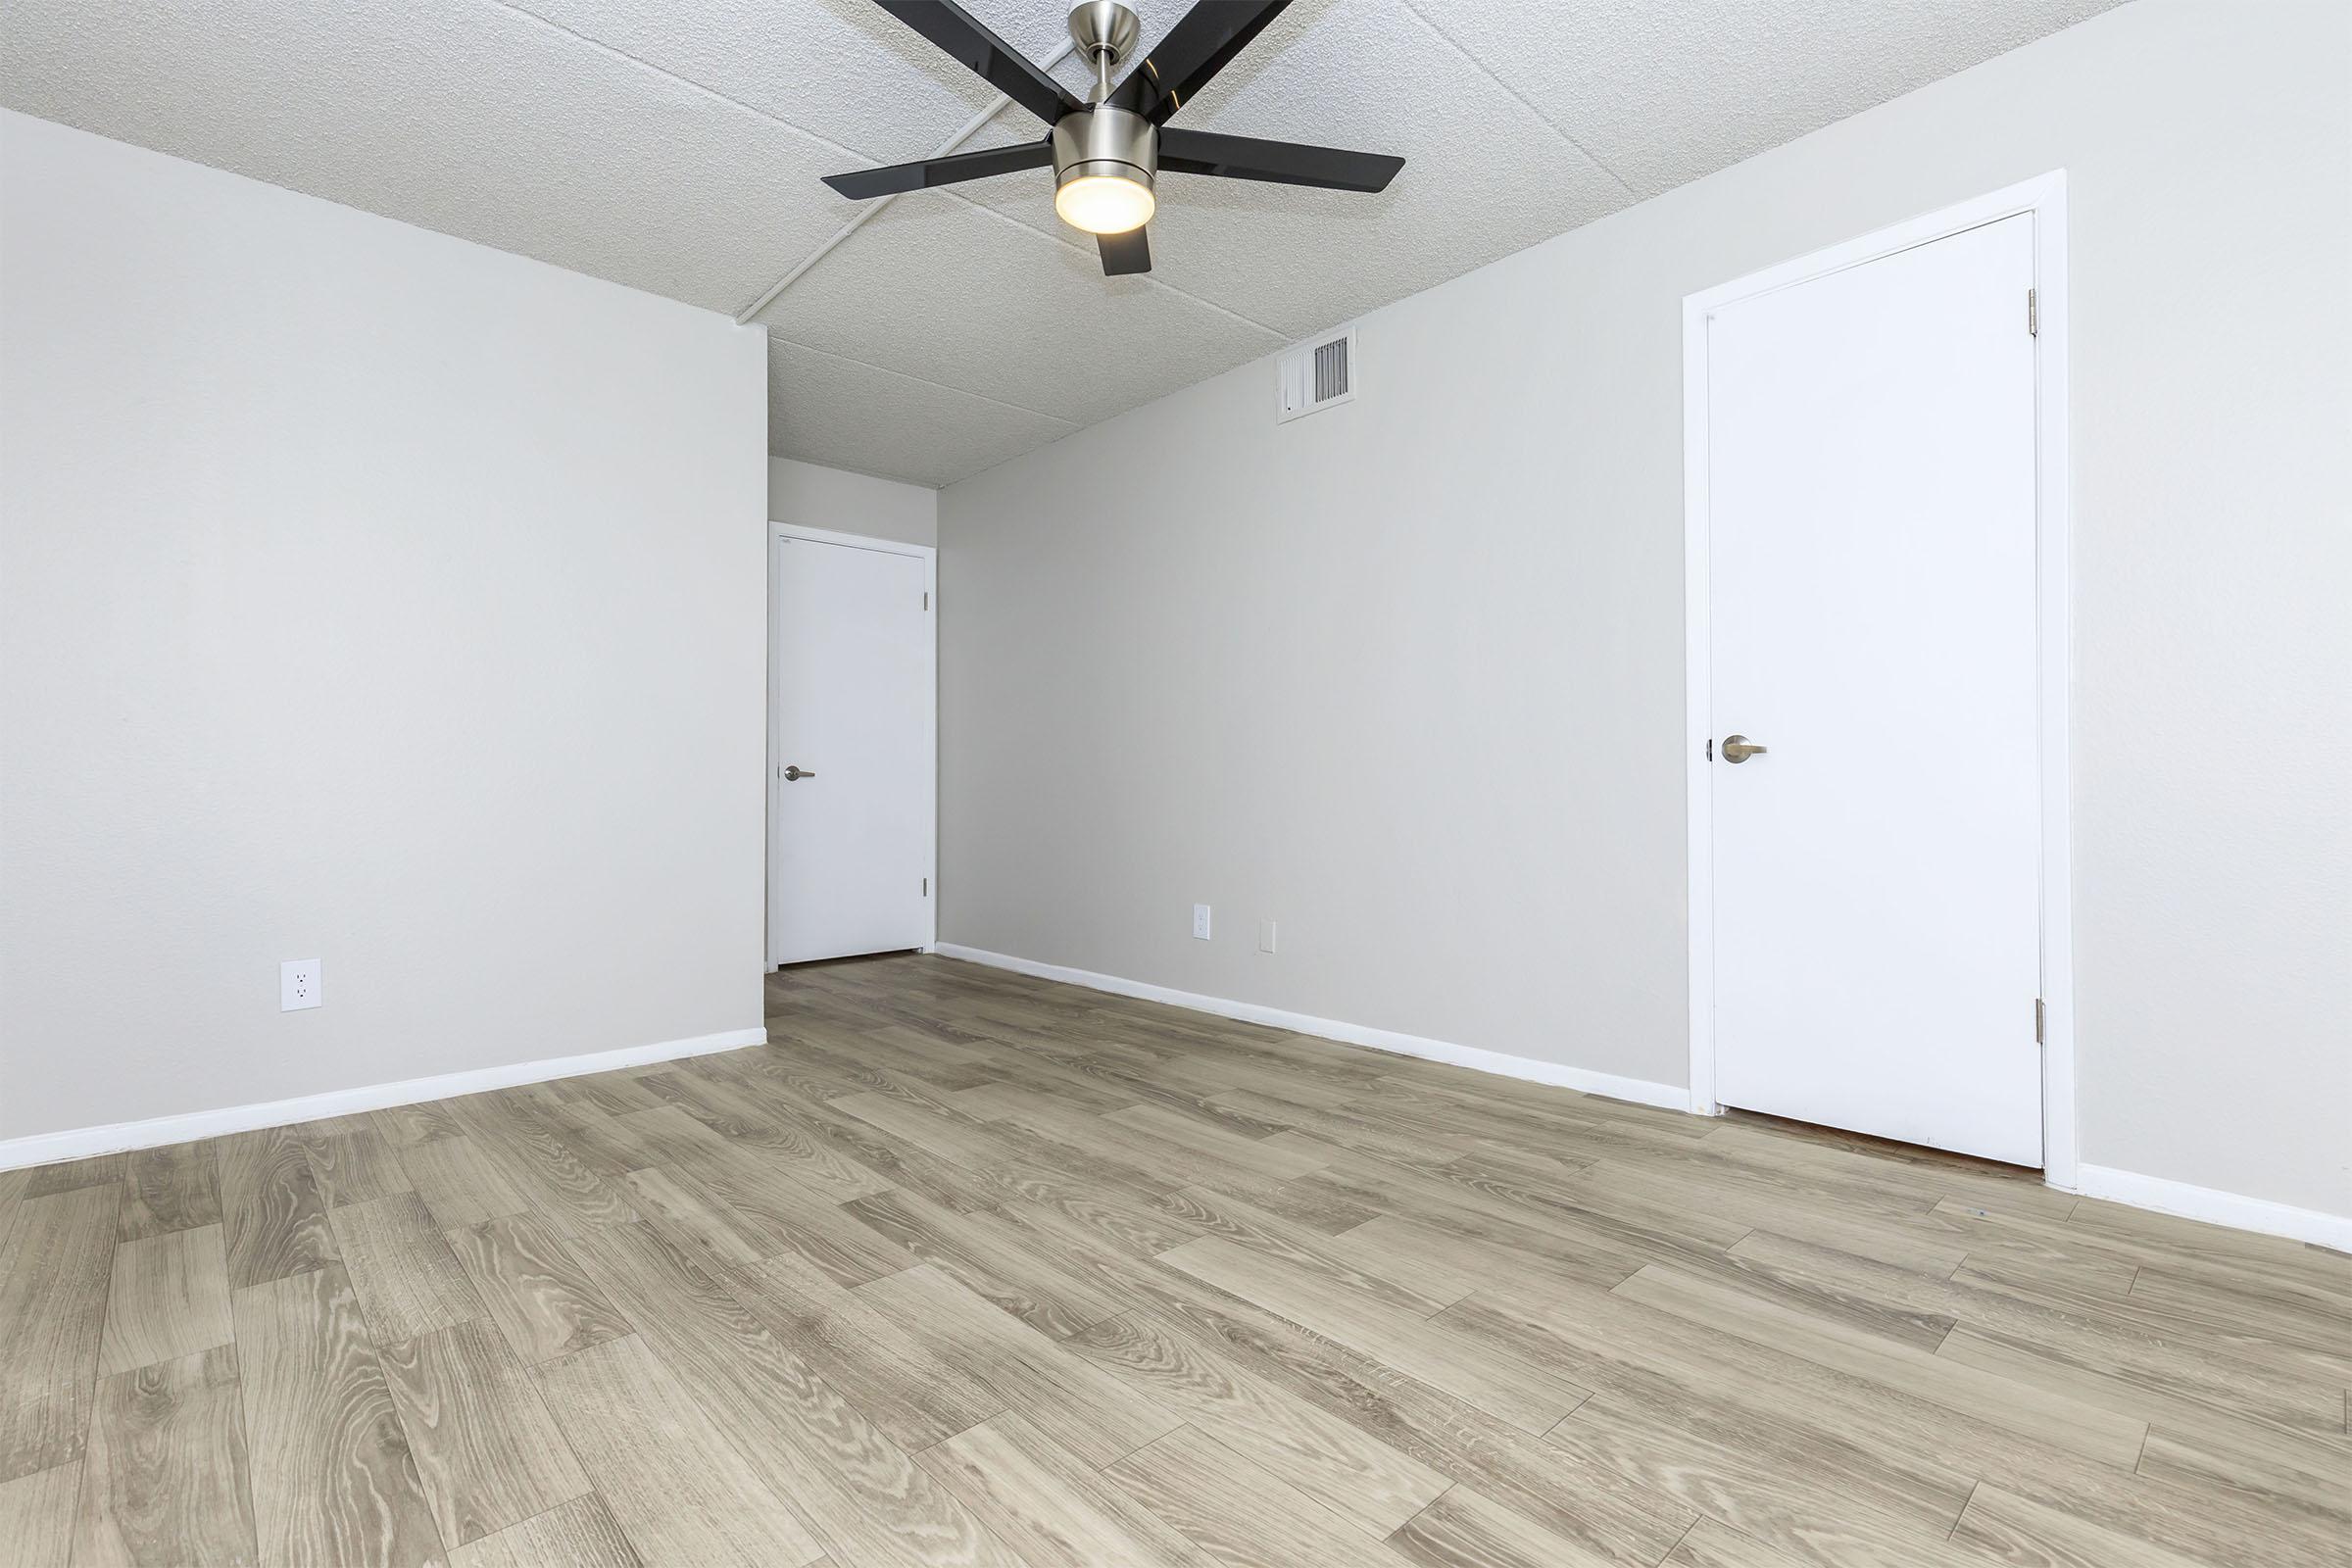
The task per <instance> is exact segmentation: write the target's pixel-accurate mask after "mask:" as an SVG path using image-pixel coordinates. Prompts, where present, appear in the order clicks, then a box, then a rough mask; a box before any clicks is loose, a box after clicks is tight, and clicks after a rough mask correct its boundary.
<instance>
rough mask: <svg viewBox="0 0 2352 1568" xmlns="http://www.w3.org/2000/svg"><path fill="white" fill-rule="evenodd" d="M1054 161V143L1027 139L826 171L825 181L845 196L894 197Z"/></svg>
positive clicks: (1045, 164)
mask: <svg viewBox="0 0 2352 1568" xmlns="http://www.w3.org/2000/svg"><path fill="white" fill-rule="evenodd" d="M1053 162H1054V144H1053V143H1052V142H1048V141H1025V142H1023V143H1021V144H1020V145H1019V146H1017V147H983V148H981V149H980V150H979V151H978V152H974V153H955V154H951V155H950V156H948V157H946V158H926V159H924V160H923V161H922V162H921V163H919V164H890V165H887V166H885V167H884V168H881V169H859V170H854V171H852V172H849V173H847V174H827V175H826V176H825V183H826V184H828V185H830V186H832V187H833V188H834V189H835V190H837V191H839V192H841V193H842V194H843V195H844V196H849V197H853V198H855V199H857V200H858V201H865V200H868V199H870V198H872V197H875V196H895V195H897V194H898V193H899V192H901V191H904V190H927V189H929V188H930V187H931V186H933V185H953V184H955V183H956V181H958V180H964V179H986V178H987V177H988V176H989V175H991V174H1009V173H1012V172H1015V171H1016V170H1022V169H1043V168H1045V167H1046V166H1047V165H1049V164H1051V163H1053Z"/></svg>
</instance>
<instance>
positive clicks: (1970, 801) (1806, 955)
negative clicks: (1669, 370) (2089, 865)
mask: <svg viewBox="0 0 2352 1568" xmlns="http://www.w3.org/2000/svg"><path fill="white" fill-rule="evenodd" d="M2033 224H2034V218H2033V216H2032V215H2030V214H2028V215H2021V216H2018V217H2014V218H2008V219H2003V220H2001V221H1997V222H1992V223H1987V224H1985V225H1984V226H1982V227H1978V228H1974V229H1970V230H1968V231H1966V232H1964V233H1959V234H1955V235H1952V236H1950V237H1949V238H1945V239H1939V240H1936V241H1935V242H1933V243H1930V244H1926V245H1921V246H1918V247H1915V248H1913V249H1910V250H1906V251H1900V252H1897V253H1896V254H1894V255H1891V256H1887V257H1885V258H1883V259H1881V260H1878V261H1873V262H1869V263H1866V264H1864V265H1862V266H1858V267H1853V268H1849V269H1847V270H1843V271H1838V272H1834V273H1832V274H1830V275H1828V276H1826V277H1821V278H1817V279H1814V280H1813V281H1810V282H1805V283H1800V284H1797V285H1795V286H1792V287H1789V288H1785V289H1782V290H1780V291H1778V292H1774V293H1768V294H1764V295H1760V296H1758V297H1755V298H1752V299H1747V300H1742V301H1739V302H1737V303H1734V304H1731V305H1729V306H1726V307H1723V308H1721V309H1720V310H1718V311H1717V312H1716V313H1715V315H1714V316H1713V317H1712V319H1710V321H1709V324H1708V336H1707V342H1706V355H1707V376H1708V448H1707V483H1708V497H1709V521H1708V540H1707V548H1708V556H1709V581H1710V593H1709V606H1708V615H1709V624H1710V628H1711V640H1712V648H1711V662H1712V668H1711V683H1712V691H1713V712H1714V729H1715V760H1714V762H1713V764H1712V766H1711V768H1710V770H1709V773H1710V779H1711V786H1710V797H1711V809H1712V820H1713V823H1714V876H1715V886H1714V909H1715V916H1714V920H1715V925H1714V956H1715V986H1714V991H1715V1016H1714V1038H1715V1073H1716V1098H1717V1099H1718V1100H1720V1101H1721V1102H1722V1103H1725V1104H1729V1105H1740V1106H1744V1107H1747V1108H1749V1109H1753V1110H1761V1111H1767V1112H1770V1113H1773V1114H1776V1115H1783V1116H1789V1117H1794V1118H1797V1119H1800V1120H1804V1121H1810V1122H1818V1123H1823V1124H1826V1125H1829V1126H1835V1127H1843V1128H1851V1129H1855V1130H1858V1131H1861V1132H1867V1133H1874V1134H1878V1135H1881V1136H1884V1137H1887V1138H1894V1139H1900V1140H1903V1141H1905V1142H1909V1143H1916V1144H1925V1145H1930V1146H1933V1147H1936V1148H1940V1149H1951V1150H1959V1151H1964V1152H1969V1153H1974V1154H1982V1155H1985V1156H1987V1157H1990V1158H1993V1159H2001V1160H2008V1161H2011V1162H2013V1163H2017V1164H2026V1165H2038V1164H2040V1163H2041V1158H2042V1115H2041V1062H2040V1051H2039V1047H2038V1046H2037V1044H2036V1041H2035V998H2036V997H2037V995H2038V993H2039V984H2040V929H2039V921H2040V914H2039V875H2040V827H2039V816H2038V795H2039V782H2038V779H2039V774H2038V757H2037V739H2036V668H2037V653H2036V646H2035V604H2034V582H2035V578H2034V339H2033V337H2032V336H2031V335H2030V332H2029V325H2028V307H2027V289H2028V287H2029V286H2030V285H2031V284H2032V283H2033V281H2034V233H2033ZM1735 734H1737V735H1740V736H1744V737H1745V738H1746V740H1747V741H1748V742H1749V743H1752V744H1755V745H1758V746H1761V747H1763V748H1765V750H1763V751H1762V752H1761V753H1760V754H1759V755H1752V756H1748V757H1747V758H1746V759H1745V760H1740V761H1734V760H1731V756H1732V755H1737V748H1734V749H1733V752H1732V754H1729V755H1727V751H1726V747H1725V744H1724V742H1725V738H1726V737H1727V736H1730V735H1735Z"/></svg>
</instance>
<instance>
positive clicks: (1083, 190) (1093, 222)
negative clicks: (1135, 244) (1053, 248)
mask: <svg viewBox="0 0 2352 1568" xmlns="http://www.w3.org/2000/svg"><path fill="white" fill-rule="evenodd" d="M1157 207H1158V201H1157V198H1155V197H1154V196H1153V195H1152V187H1151V186H1149V185H1147V184H1145V183H1144V182H1143V181H1142V180H1140V179H1134V178H1130V177H1128V176H1127V175H1124V174H1080V175H1078V176H1077V177H1076V178H1073V179H1068V180H1064V181H1063V182H1062V183H1061V185H1060V186H1059V187H1057V188H1056V189H1055V190H1054V212H1055V213H1057V214H1059V215H1060V217H1061V221H1063V222H1065V223H1067V224H1069V225H1070V226H1071V227H1072V228H1077V229H1083V230H1085V231H1086V232H1087V233H1089V234H1125V233H1128V232H1129V231H1131V230H1133V229H1138V228H1141V227H1143V226H1144V225H1145V224H1146V223H1149V222H1150V221H1152V213H1153V212H1154V211H1155V210H1156V209H1157Z"/></svg>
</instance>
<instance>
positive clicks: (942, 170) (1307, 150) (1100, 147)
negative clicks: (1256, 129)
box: [825, 0, 1404, 276]
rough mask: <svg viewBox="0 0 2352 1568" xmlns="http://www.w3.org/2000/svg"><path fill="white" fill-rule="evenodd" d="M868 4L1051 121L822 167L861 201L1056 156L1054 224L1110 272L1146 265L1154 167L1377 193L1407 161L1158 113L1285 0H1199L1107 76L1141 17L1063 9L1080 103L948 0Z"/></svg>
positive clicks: (1100, 0) (1094, 1) (1109, 4)
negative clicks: (1009, 134) (980, 144)
mask: <svg viewBox="0 0 2352 1568" xmlns="http://www.w3.org/2000/svg"><path fill="white" fill-rule="evenodd" d="M876 3H877V4H879V5H880V6H881V7H882V9H883V10H885V11H887V12H889V13H890V14H891V15H892V16H895V17H897V18H898V19H899V20H900V21H901V22H904V23H906V24H907V25H908V26H910V27H912V28H913V29H914V30H915V31H917V32H919V33H921V34H922V35H923V36H924V37H926V38H928V39H930V40H931V41H932V42H933V43H935V44H937V45H939V47H940V48H942V49H945V50H946V51H947V52H948V53H949V54H951V55H954V56H955V57H956V59H957V60H959V61H961V62H962V63H963V64H964V65H966V66H969V67H970V68H971V69H972V70H973V71H976V72H978V73H980V75H981V76H982V77H983V78H985V79H986V80H987V81H988V82H989V84H990V85H991V86H993V87H995V88H996V89H997V90H998V91H1000V92H1002V93H1004V94H1005V97H1007V98H1010V99H1011V100H1012V101H1013V102H1014V103H1017V104H1019V105H1020V106H1021V107H1022V108H1023V109H1026V110H1028V111H1029V112H1030V113H1031V114H1033V115H1035V116H1037V118H1038V119H1040V120H1042V121H1044V122H1045V123H1047V125H1048V126H1050V127H1051V128H1050V129H1049V130H1048V131H1047V133H1046V135H1045V136H1044V137H1043V138H1042V139H1040V140H1038V141H1033V142H1023V143H1021V144H1019V145H1018V146H1013V147H988V148H983V149H981V150H980V151H978V152H969V153H954V154H951V155H949V156H948V157H945V158H927V159H924V160H923V161H922V162H920V163H914V164H892V165H890V166H888V167H887V168H883V169H861V170H858V171H857V172H854V173H848V174H828V175H826V176H825V183H826V184H828V185H830V186H832V187H833V188H834V189H835V190H837V191H839V192H841V194H843V195H844V196H850V197H854V198H856V199H858V200H859V201H864V200H868V199H870V198H872V197H876V196H891V195H896V194H898V193H899V192H901V191H909V190H922V189H924V188H926V187H928V186H932V185H952V184H955V183H956V182H957V181H959V180H966V179H985V178H987V177H988V176H989V175H991V174H1009V173H1013V172H1017V171H1020V170H1024V169H1043V168H1045V167H1047V166H1048V165H1052V166H1053V169H1054V211H1055V212H1056V213H1058V214H1060V215H1061V220H1062V221H1063V222H1065V223H1068V224H1070V225H1071V226H1072V227H1074V228H1081V229H1084V230H1086V231H1087V232H1088V233H1090V234H1093V235H1094V236H1095V243H1096V245H1097V247H1098V248H1099V249H1100V250H1101V252H1102V255H1103V271H1104V272H1105V273H1107V274H1110V275H1113V276H1116V275H1118V274H1120V273H1126V272H1149V271H1150V270H1152V247H1151V243H1150V242H1149V241H1148V240H1147V239H1146V238H1145V237H1144V225H1145V224H1146V223H1149V222H1150V221H1152V213H1153V212H1154V211H1155V210H1156V209H1157V205H1158V198H1157V196H1156V195H1155V194H1154V192H1153V186H1154V184H1155V183H1156V182H1157V180H1158V177H1159V174H1160V173H1161V172H1163V171H1174V172H1178V173H1184V174H1211V175H1215V176H1216V177H1218V178H1220V179H1258V180H1268V181H1271V182H1273V183H1275V184H1278V185H1314V186H1319V187H1321V188H1323V189H1325V190H1360V191H1378V190H1385V189H1386V188H1387V187H1388V183H1389V181H1390V180H1392V179H1394V178H1396V177H1397V171H1398V170H1399V169H1402V168H1403V167H1404V160H1403V159H1401V158H1392V157H1389V156H1386V155H1385V154H1379V153H1351V152H1343V151H1341V150H1340V149H1338V148H1336V147H1309V146H1306V145H1304V144H1303V143H1300V142H1292V141H1259V140H1257V139H1255V138H1253V137H1250V136H1220V135H1218V134H1216V133H1215V132H1213V131H1203V130H1187V129H1185V128H1184V127H1182V126H1180V125H1179V126H1170V125H1168V123H1167V122H1168V117H1169V116H1171V115H1173V114H1175V113H1176V111H1177V110H1179V109H1182V108H1183V107H1184V106H1185V105H1186V104H1188V103H1190V102H1192V100H1193V99H1194V97H1195V96H1197V95H1198V94H1199V93H1200V91H1201V88H1202V87H1205V86H1207V85H1208V82H1209V79H1210V78H1211V77H1213V76H1214V75H1216V73H1218V72H1220V71H1222V70H1224V69H1225V67H1226V66H1227V64H1229V63H1230V62H1231V61H1232V59H1233V57H1234V56H1235V55H1238V54H1240V53H1241V52H1242V50H1243V49H1244V48H1245V47H1247V46H1248V44H1249V42H1250V39H1252V38H1254V37H1256V36H1257V35H1258V33H1259V32H1260V31H1262V30H1263V29H1264V27H1265V25H1266V24H1267V23H1269V22H1272V21H1273V20H1274V19H1275V18H1276V17H1278V16H1280V15H1281V14H1282V12H1283V9H1284V8H1285V7H1286V6H1288V5H1289V4H1290V0H1200V3H1199V4H1197V5H1195V6H1194V7H1193V9H1192V10H1191V11H1189V12H1187V13H1185V16H1184V20H1183V21H1181V22H1179V23H1177V24H1176V25H1175V26H1173V27H1171V28H1170V29H1169V30H1168V35H1167V36H1166V37H1165V38H1163V39H1161V40H1160V43H1159V47H1158V48H1156V49H1154V50H1152V53H1151V54H1149V55H1147V56H1145V57H1144V62H1143V64H1142V65H1139V66H1137V67H1136V68H1135V70H1133V71H1132V72H1130V73H1128V74H1127V77H1126V79H1125V80H1124V81H1121V82H1120V83H1119V84H1118V85H1117V86H1115V87H1114V86H1112V85H1111V80H1110V73H1112V72H1113V71H1114V70H1116V69H1117V68H1118V67H1119V66H1120V65H1121V64H1123V63H1124V62H1125V61H1126V59H1127V57H1128V56H1129V55H1130V54H1132V53H1134V51H1135V45H1136V39H1137V37H1138V35H1139V33H1140V32H1141V30H1142V29H1141V26H1140V25H1139V24H1138V23H1137V21H1136V17H1135V13H1134V12H1132V11H1130V10H1128V9H1127V8H1126V7H1125V6H1123V5H1120V4H1118V3H1117V0H1086V3H1084V4H1082V5H1080V6H1078V7H1077V8H1075V9H1074V10H1072V11H1071V12H1070V36H1071V38H1073V39H1074V40H1076V42H1077V45H1078V53H1079V55H1080V57H1081V58H1082V59H1084V60H1085V61H1086V62H1087V63H1088V64H1089V65H1090V66H1092V67H1093V68H1094V73H1095V86H1094V88H1093V90H1092V91H1090V92H1089V93H1088V94H1087V98H1086V101H1085V102H1084V103H1080V102H1079V101H1078V99H1077V98H1076V97H1075V96H1074V95H1073V94H1072V93H1071V92H1070V90H1069V89H1068V88H1066V87H1064V86H1062V84H1061V83H1060V82H1058V81H1055V80H1054V78H1053V77H1052V76H1050V75H1048V74H1046V73H1045V72H1044V71H1043V70H1041V69H1040V68H1039V67H1038V66H1037V65H1035V64H1034V63H1032V62H1031V61H1028V60H1025V59H1023V58H1022V57H1021V56H1019V55H1017V54H1015V53H1013V52H1012V50H1011V49H1010V48H1008V47H1007V46H1006V45H1005V41H1004V40H1003V39H1001V38H999V37H998V36H997V35H996V34H995V33H993V32H991V31H989V30H988V29H987V28H986V27H984V26H982V25H980V24H979V23H978V22H977V21H975V20H974V19H973V18H972V16H971V15H970V14H969V13H967V12H966V11H965V10H964V9H963V8H962V7H961V6H959V5H956V4H955V3H954V0H876Z"/></svg>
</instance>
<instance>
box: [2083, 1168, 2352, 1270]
mask: <svg viewBox="0 0 2352 1568" xmlns="http://www.w3.org/2000/svg"><path fill="white" fill-rule="evenodd" d="M2075 1190H2076V1191H2077V1192H2079V1193H2081V1194H2082V1196H2083V1197H2084V1198H2104V1199H2106V1200H2108V1201H2110V1202H2116V1203H2129V1204H2131V1206H2132V1207H2133V1208H2152V1209H2154V1210H2155V1211H2156V1212H2157V1213H2159V1214H2178V1215H2180V1217H2181V1218H2182V1219H2201V1220H2204V1221H2206V1222H2207V1223H2209V1224H2214V1225H2229V1226H2231V1227H2233V1228H2235V1229H2237V1230H2241V1231H2260V1232H2262V1233H2263V1234H2264V1235H2266V1236H2285V1237H2291V1238H2292V1239H2293V1240H2295V1241H2298V1242H2313V1243H2316V1244H2318V1245H2319V1246H2321V1247H2331V1248H2333V1249H2335V1250H2337V1251H2339V1252H2352V1216H2348V1215H2343V1214H2329V1213H2326V1212H2323V1211H2322V1210H2320V1209H2316V1208H2297V1207H2295V1206H2294V1205H2293V1204H2292V1203H2274V1202H2272V1201H2270V1200H2269V1199H2267V1198H2245V1197H2241V1196H2240V1195H2238V1194H2236V1193H2225V1192H2222V1191H2220V1190H2218V1189H2216V1188H2212V1187H2192V1186H2190V1185H2189V1184H2188V1183H2187V1182H2176V1181H2169V1180H2167V1179H2166V1178H2164V1177H2162V1176H2142V1175H2141V1174H2139V1172H2137V1171H2131V1170H2117V1169H2115V1168H2114V1167H2113V1166H2111V1165H2078V1166H2076V1167H2075Z"/></svg>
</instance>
